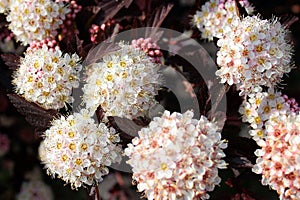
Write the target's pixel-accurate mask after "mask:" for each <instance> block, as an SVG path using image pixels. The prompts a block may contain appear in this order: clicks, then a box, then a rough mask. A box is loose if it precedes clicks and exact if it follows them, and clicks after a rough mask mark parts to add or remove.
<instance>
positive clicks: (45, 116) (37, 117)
mask: <svg viewBox="0 0 300 200" xmlns="http://www.w3.org/2000/svg"><path fill="white" fill-rule="evenodd" d="M7 96H8V98H9V100H10V101H11V103H12V104H13V105H14V106H15V107H16V109H17V110H18V112H20V113H21V114H22V115H24V116H25V119H26V120H27V121H28V123H29V124H30V125H32V126H34V127H35V128H36V132H37V133H41V132H43V131H44V130H46V129H47V128H49V127H50V126H51V121H52V120H53V119H54V118H55V117H58V116H60V113H59V112H58V111H57V110H46V109H44V108H42V107H40V106H38V105H37V104H35V103H32V102H28V101H27V100H25V99H24V98H23V97H21V96H20V95H18V94H7Z"/></svg>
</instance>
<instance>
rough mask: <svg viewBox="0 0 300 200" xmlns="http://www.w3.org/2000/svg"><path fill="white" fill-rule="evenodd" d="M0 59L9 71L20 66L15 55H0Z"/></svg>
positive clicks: (17, 56) (18, 57) (18, 59)
mask: <svg viewBox="0 0 300 200" xmlns="http://www.w3.org/2000/svg"><path fill="white" fill-rule="evenodd" d="M1 58H2V60H3V61H4V63H5V64H6V65H7V66H8V67H9V69H10V70H13V71H15V70H16V69H17V68H18V67H19V65H20V58H21V57H20V56H19V55H16V54H10V53H7V54H1Z"/></svg>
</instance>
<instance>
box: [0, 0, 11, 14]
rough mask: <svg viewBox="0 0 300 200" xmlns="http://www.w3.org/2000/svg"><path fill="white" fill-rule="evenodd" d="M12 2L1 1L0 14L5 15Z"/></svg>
mask: <svg viewBox="0 0 300 200" xmlns="http://www.w3.org/2000/svg"><path fill="white" fill-rule="evenodd" d="M9 1H10V0H1V1H0V13H5V12H6V10H7V8H8V5H9Z"/></svg>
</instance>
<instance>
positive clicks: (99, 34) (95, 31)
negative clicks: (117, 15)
mask: <svg viewBox="0 0 300 200" xmlns="http://www.w3.org/2000/svg"><path fill="white" fill-rule="evenodd" d="M116 25H117V22H116V20H113V19H112V20H108V21H107V22H105V23H103V24H101V25H100V26H99V25H96V24H92V26H91V28H90V29H89V32H90V40H91V42H93V43H94V44H97V43H99V42H101V41H103V40H105V39H106V38H107V37H109V35H110V34H111V32H112V30H113V29H114V27H115V26H116ZM118 25H119V24H118ZM120 29H122V27H121V26H120V25H119V30H120Z"/></svg>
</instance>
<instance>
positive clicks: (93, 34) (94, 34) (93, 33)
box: [89, 24, 100, 43]
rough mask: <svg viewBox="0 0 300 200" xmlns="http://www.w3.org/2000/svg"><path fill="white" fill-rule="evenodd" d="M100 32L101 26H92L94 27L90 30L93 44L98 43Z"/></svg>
mask: <svg viewBox="0 0 300 200" xmlns="http://www.w3.org/2000/svg"><path fill="white" fill-rule="evenodd" d="M99 30H100V26H98V25H96V24H92V27H91V28H90V30H89V31H90V35H91V36H90V39H91V42H93V43H97V35H98V32H99Z"/></svg>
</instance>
